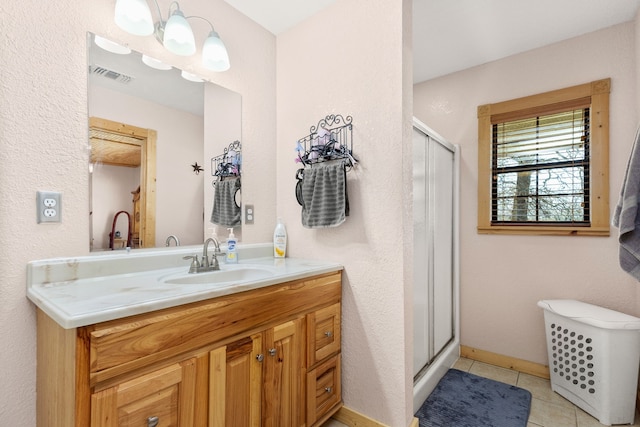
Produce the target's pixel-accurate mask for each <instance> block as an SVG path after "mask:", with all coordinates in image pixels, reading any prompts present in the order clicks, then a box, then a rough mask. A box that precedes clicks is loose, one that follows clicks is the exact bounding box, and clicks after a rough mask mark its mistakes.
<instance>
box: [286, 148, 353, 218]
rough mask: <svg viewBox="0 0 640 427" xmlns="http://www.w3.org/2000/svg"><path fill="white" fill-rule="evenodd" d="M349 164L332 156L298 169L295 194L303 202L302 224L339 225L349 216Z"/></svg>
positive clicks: (300, 202) (299, 201)
mask: <svg viewBox="0 0 640 427" xmlns="http://www.w3.org/2000/svg"><path fill="white" fill-rule="evenodd" d="M346 166H347V164H346V162H345V160H343V159H340V160H331V161H327V162H322V163H317V164H316V165H314V167H312V168H305V169H304V170H300V171H299V172H298V176H299V178H300V181H299V182H298V183H297V186H296V198H297V199H298V203H299V204H300V205H302V225H303V226H305V227H306V228H327V227H337V226H338V225H340V224H342V223H343V222H344V221H345V220H346V217H347V216H349V198H348V196H347V172H346Z"/></svg>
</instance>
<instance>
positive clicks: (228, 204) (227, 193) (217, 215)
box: [211, 178, 241, 227]
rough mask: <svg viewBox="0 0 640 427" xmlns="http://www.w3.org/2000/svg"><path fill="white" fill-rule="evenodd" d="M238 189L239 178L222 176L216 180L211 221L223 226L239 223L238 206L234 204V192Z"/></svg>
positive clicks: (233, 225)
mask: <svg viewBox="0 0 640 427" xmlns="http://www.w3.org/2000/svg"><path fill="white" fill-rule="evenodd" d="M238 191H240V178H224V179H223V180H222V181H219V182H216V191H215V196H214V198H213V210H212V211H211V222H212V223H214V224H218V225H221V226H223V227H237V226H239V225H240V222H241V220H240V206H238V205H237V204H236V193H237V192H238Z"/></svg>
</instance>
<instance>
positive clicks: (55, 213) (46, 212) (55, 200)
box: [36, 191, 62, 224]
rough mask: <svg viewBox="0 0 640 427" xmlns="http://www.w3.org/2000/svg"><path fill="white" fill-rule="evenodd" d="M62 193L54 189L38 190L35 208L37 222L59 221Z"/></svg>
mask: <svg viewBox="0 0 640 427" xmlns="http://www.w3.org/2000/svg"><path fill="white" fill-rule="evenodd" d="M61 202H62V194H61V193H58V192H55V191H38V192H37V196H36V210H37V215H38V224H40V223H42V222H60V221H61V218H62V216H61V214H62V210H61V209H62V204H61Z"/></svg>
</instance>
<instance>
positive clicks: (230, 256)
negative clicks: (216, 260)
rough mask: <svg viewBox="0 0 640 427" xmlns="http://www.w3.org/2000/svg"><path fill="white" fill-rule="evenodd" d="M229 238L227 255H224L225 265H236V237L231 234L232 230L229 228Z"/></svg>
mask: <svg viewBox="0 0 640 427" xmlns="http://www.w3.org/2000/svg"><path fill="white" fill-rule="evenodd" d="M228 230H229V238H228V239H227V255H226V258H225V260H226V263H227V264H237V263H238V249H237V248H236V243H238V242H237V240H236V236H235V235H234V234H233V228H229V229H228Z"/></svg>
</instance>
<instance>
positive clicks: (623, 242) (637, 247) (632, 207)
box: [611, 128, 640, 281]
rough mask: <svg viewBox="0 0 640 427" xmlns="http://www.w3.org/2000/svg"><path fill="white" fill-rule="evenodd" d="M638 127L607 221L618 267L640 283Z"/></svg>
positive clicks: (639, 151) (639, 131)
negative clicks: (614, 237)
mask: <svg viewBox="0 0 640 427" xmlns="http://www.w3.org/2000/svg"><path fill="white" fill-rule="evenodd" d="M639 205H640V128H639V129H638V130H637V132H636V138H635V141H634V144H633V149H632V150H631V156H630V157H629V162H628V164H627V170H626V172H625V177H624V181H623V183H622V190H621V192H620V199H619V200H618V204H617V205H616V207H615V210H614V212H613V220H612V221H611V222H612V224H613V225H614V226H615V227H618V229H619V233H620V234H619V236H618V242H619V243H620V246H619V250H618V256H619V260H620V267H622V269H623V270H624V271H626V272H627V273H629V274H630V275H631V276H633V277H634V278H635V279H636V280H638V281H640V215H638V213H639V210H640V209H639V207H640V206H639Z"/></svg>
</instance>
